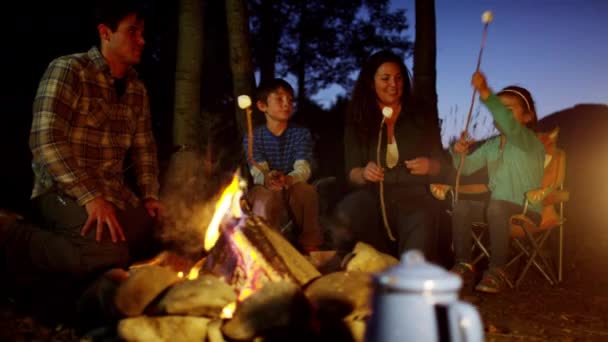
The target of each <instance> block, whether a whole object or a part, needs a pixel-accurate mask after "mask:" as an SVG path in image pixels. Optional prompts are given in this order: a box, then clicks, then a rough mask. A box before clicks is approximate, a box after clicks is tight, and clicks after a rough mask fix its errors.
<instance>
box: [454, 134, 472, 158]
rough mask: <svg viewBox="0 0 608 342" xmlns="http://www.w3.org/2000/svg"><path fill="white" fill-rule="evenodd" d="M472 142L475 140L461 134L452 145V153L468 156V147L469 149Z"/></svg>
mask: <svg viewBox="0 0 608 342" xmlns="http://www.w3.org/2000/svg"><path fill="white" fill-rule="evenodd" d="M474 142H475V140H473V139H470V138H468V137H467V134H466V133H465V132H462V133H461V134H460V139H458V140H457V141H456V143H455V144H454V148H453V149H454V152H456V153H458V154H468V153H469V147H471V145H472V144H473V143H474Z"/></svg>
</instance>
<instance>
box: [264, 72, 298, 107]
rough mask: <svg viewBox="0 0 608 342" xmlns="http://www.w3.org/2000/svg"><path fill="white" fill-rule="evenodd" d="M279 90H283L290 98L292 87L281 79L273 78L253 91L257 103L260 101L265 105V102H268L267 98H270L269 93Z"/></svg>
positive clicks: (292, 92)
mask: <svg viewBox="0 0 608 342" xmlns="http://www.w3.org/2000/svg"><path fill="white" fill-rule="evenodd" d="M280 88H283V89H284V90H286V91H287V92H289V93H290V94H291V96H293V94H294V91H293V87H292V86H291V85H290V84H289V83H288V82H287V81H285V80H284V79H282V78H273V79H271V80H268V81H264V82H262V83H260V85H259V86H258V88H257V89H256V91H255V98H256V100H257V101H262V102H264V103H266V101H268V96H270V94H271V93H274V92H275V91H277V90H279V89H280Z"/></svg>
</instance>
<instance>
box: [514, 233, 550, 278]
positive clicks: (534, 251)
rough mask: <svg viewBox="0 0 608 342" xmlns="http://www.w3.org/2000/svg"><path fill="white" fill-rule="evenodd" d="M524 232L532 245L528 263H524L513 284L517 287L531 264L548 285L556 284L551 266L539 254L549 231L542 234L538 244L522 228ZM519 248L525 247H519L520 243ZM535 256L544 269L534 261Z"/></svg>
mask: <svg viewBox="0 0 608 342" xmlns="http://www.w3.org/2000/svg"><path fill="white" fill-rule="evenodd" d="M524 232H525V233H526V236H527V237H528V242H529V243H530V244H531V245H532V252H531V253H529V255H528V262H527V263H526V265H525V266H524V269H523V270H522V271H521V273H520V274H519V277H518V278H517V280H516V282H515V286H519V284H520V283H521V281H522V280H523V278H524V276H525V275H526V273H527V272H528V269H529V268H530V266H531V265H532V264H534V265H535V266H536V268H537V269H538V270H539V271H540V272H541V273H542V275H543V276H544V277H545V278H546V279H547V281H548V282H549V284H551V285H554V284H555V283H556V280H555V275H554V274H553V271H552V269H551V266H550V265H549V263H548V262H547V260H546V258H545V257H543V256H542V255H541V254H540V253H539V252H540V248H541V247H542V246H543V244H544V243H545V241H546V240H547V237H548V236H549V233H551V231H547V232H545V233H544V234H542V236H541V237H540V238H539V240H538V242H537V240H536V239H535V238H534V236H533V235H532V234H531V233H530V232H529V231H528V230H527V229H525V228H524ZM520 248H523V249H524V250H525V247H524V246H523V245H521V243H520ZM526 254H528V253H526ZM537 256H538V257H540V259H541V261H542V263H543V264H544V266H545V267H544V268H543V267H542V266H541V265H539V264H538V262H537V261H536V257H537ZM547 272H549V274H547Z"/></svg>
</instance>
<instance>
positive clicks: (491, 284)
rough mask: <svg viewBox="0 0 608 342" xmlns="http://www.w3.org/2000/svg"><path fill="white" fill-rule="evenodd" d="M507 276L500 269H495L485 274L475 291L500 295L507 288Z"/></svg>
mask: <svg viewBox="0 0 608 342" xmlns="http://www.w3.org/2000/svg"><path fill="white" fill-rule="evenodd" d="M506 279H507V274H506V273H505V271H503V270H502V269H501V268H499V267H493V268H491V269H489V270H487V271H485V272H484V274H483V277H482V278H481V281H480V282H479V284H477V286H475V290H477V291H481V292H486V293H498V292H500V291H502V289H503V288H504V286H505V282H506Z"/></svg>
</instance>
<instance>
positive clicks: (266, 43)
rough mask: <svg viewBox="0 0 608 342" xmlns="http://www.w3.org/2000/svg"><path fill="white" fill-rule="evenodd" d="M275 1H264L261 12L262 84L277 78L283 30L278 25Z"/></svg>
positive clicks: (260, 50)
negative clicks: (277, 64)
mask: <svg viewBox="0 0 608 342" xmlns="http://www.w3.org/2000/svg"><path fill="white" fill-rule="evenodd" d="M274 3H275V1H273V0H262V6H261V12H260V36H261V37H263V39H261V40H260V42H259V43H261V45H262V46H261V47H260V49H259V54H258V57H259V60H258V64H259V66H260V82H264V81H268V80H271V79H273V78H274V77H275V76H274V75H275V70H276V68H275V64H276V60H277V53H278V49H279V39H280V34H281V30H282V28H280V27H279V25H277V24H276V18H275V16H276V11H275V9H274V6H273V4H274Z"/></svg>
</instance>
